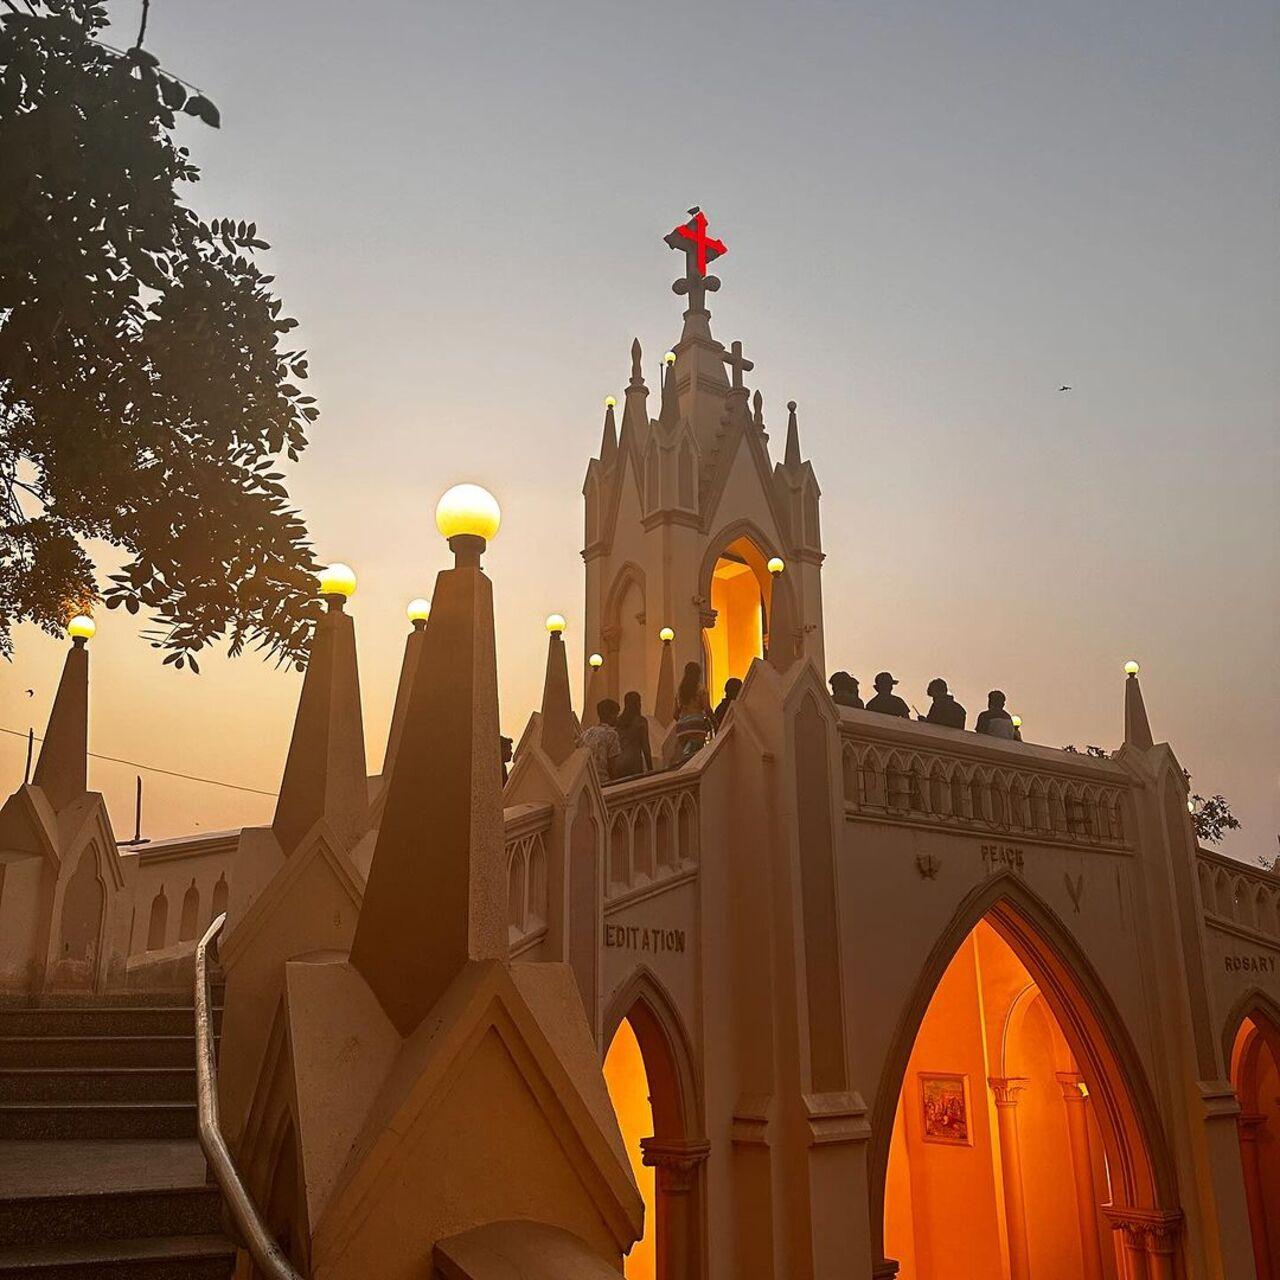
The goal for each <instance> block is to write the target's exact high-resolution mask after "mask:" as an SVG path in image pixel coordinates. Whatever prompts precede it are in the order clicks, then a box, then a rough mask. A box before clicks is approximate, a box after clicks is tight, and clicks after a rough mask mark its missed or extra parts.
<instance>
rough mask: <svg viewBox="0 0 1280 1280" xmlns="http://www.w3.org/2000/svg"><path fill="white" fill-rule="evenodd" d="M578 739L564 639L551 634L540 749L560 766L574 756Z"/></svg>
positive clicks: (549, 636) (558, 635)
mask: <svg viewBox="0 0 1280 1280" xmlns="http://www.w3.org/2000/svg"><path fill="white" fill-rule="evenodd" d="M577 738H578V725H577V721H576V720H575V719H574V715H573V704H572V701H571V699H570V695H569V663H568V659H567V658H566V656H565V650H564V636H563V635H562V634H561V633H560V632H559V631H552V632H551V633H550V635H548V636H547V674H546V678H545V680H544V681H543V684H542V727H541V744H542V749H543V751H545V752H546V753H547V755H548V756H550V757H551V759H552V760H554V761H555V762H556V764H563V763H564V762H565V761H566V760H567V759H568V758H569V756H570V755H571V754H572V753H573V748H574V745H575V743H576V742H577Z"/></svg>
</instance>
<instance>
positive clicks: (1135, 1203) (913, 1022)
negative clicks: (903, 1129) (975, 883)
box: [868, 875, 1180, 1275]
mask: <svg viewBox="0 0 1280 1280" xmlns="http://www.w3.org/2000/svg"><path fill="white" fill-rule="evenodd" d="M979 923H984V924H985V925H987V926H989V927H990V929H991V931H992V932H993V934H995V935H996V936H997V937H998V938H999V939H1000V941H1001V942H1002V943H1003V944H1005V945H1006V946H1007V948H1008V950H1009V951H1010V952H1011V953H1012V955H1013V956H1014V957H1015V958H1016V960H1017V962H1018V964H1019V965H1020V966H1022V968H1023V969H1025V971H1026V974H1027V975H1028V977H1029V979H1030V981H1031V982H1032V983H1034V986H1035V988H1036V995H1037V997H1038V998H1039V999H1041V1000H1042V1001H1043V1004H1044V1007H1045V1009H1046V1010H1047V1011H1048V1013H1049V1014H1050V1015H1051V1017H1052V1021H1053V1023H1054V1024H1055V1025H1056V1028H1057V1030H1058V1032H1059V1033H1060V1035H1061V1038H1062V1042H1063V1044H1065V1046H1066V1050H1067V1052H1068V1054H1069V1060H1070V1061H1071V1063H1072V1064H1073V1069H1074V1070H1077V1071H1078V1072H1079V1078H1080V1082H1081V1088H1082V1094H1083V1095H1084V1096H1087V1097H1088V1098H1089V1099H1090V1103H1091V1110H1092V1115H1093V1117H1094V1121H1095V1124H1096V1133H1097V1138H1098V1142H1099V1143H1100V1145H1101V1146H1102V1148H1103V1151H1104V1153H1105V1157H1106V1173H1107V1177H1108V1178H1109V1182H1110V1194H1111V1202H1110V1206H1109V1208H1108V1211H1107V1212H1108V1220H1109V1222H1110V1223H1111V1224H1112V1225H1113V1226H1114V1227H1115V1228H1116V1229H1117V1230H1118V1231H1120V1232H1121V1234H1122V1235H1123V1236H1124V1241H1125V1243H1124V1244H1123V1248H1126V1249H1127V1248H1131V1247H1132V1248H1138V1247H1145V1246H1139V1245H1133V1244H1131V1237H1130V1236H1129V1234H1128V1233H1127V1232H1125V1230H1124V1224H1125V1222H1126V1221H1137V1220H1139V1219H1140V1220H1141V1221H1143V1222H1150V1221H1151V1220H1152V1219H1153V1218H1154V1219H1155V1220H1158V1221H1160V1222H1161V1223H1162V1224H1166V1225H1167V1228H1168V1230H1169V1231H1171V1232H1174V1233H1176V1230H1177V1225H1176V1224H1177V1222H1178V1221H1179V1219H1180V1210H1179V1208H1178V1198H1177V1192H1176V1185H1175V1179H1174V1172H1173V1166H1172V1162H1171V1159H1170V1156H1169V1153H1168V1151H1167V1149H1166V1147H1165V1145H1164V1139H1163V1131H1162V1129H1161V1127H1160V1123H1159V1116H1158V1112H1157V1110H1156V1107H1155V1102H1154V1098H1153V1096H1152V1094H1151V1090H1150V1087H1149V1085H1148V1082H1147V1080H1146V1077H1145V1074H1144V1072H1143V1070H1142V1066H1141V1062H1140V1059H1139V1058H1138V1055H1137V1052H1136V1050H1135V1049H1134V1047H1133V1044H1132V1042H1131V1040H1130V1038H1129V1036H1128V1033H1127V1032H1126V1030H1125V1028H1124V1026H1123V1023H1122V1021H1121V1019H1120V1017H1119V1014H1118V1013H1117V1012H1116V1010H1115V1008H1114V1005H1113V1004H1112V1002H1111V1000H1110V998H1109V996H1108V995H1107V993H1106V990H1105V988H1104V987H1103V984H1102V983H1101V981H1100V980H1099V979H1098V977H1097V975H1096V974H1095V973H1094V971H1093V968H1092V966H1091V965H1090V964H1089V962H1088V960H1087V959H1086V958H1085V956H1084V955H1083V954H1082V953H1081V952H1080V950H1079V948H1078V947H1077V946H1076V944H1075V942H1074V940H1073V939H1072V938H1071V936H1070V934H1069V933H1068V931H1067V930H1066V928H1065V927H1064V926H1063V925H1062V924H1061V922H1060V921H1059V920H1058V919H1057V917H1056V916H1055V915H1054V914H1053V913H1052V912H1051V911H1050V910H1049V908H1048V907H1046V906H1045V905H1044V904H1043V903H1041V902H1040V901H1039V899H1037V898H1036V897H1035V896H1034V895H1032V894H1031V893H1030V891H1029V890H1027V889H1026V887H1025V886H1024V885H1023V884H1022V883H1021V882H1020V881H1018V880H1017V879H1015V878H1014V877H1012V876H1008V875H1002V876H997V877H994V878H993V879H992V880H991V881H989V882H987V883H986V884H985V885H983V886H981V887H980V888H979V889H977V890H975V891H974V892H973V893H972V894H970V896H969V898H968V899H966V901H965V902H964V903H962V904H961V906H960V908H959V909H958V911H957V912H956V914H955V916H954V917H953V919H952V922H951V924H950V925H949V926H948V928H947V929H946V931H945V932H944V933H943V935H942V936H941V937H940V938H939V940H938V941H937V943H936V944H935V946H934V948H933V950H932V951H931V952H930V955H929V958H928V960H927V961H926V964H925V966H924V970H923V973H922V976H921V978H920V980H919V982H918V984H917V986H916V989H915V991H914V992H913V994H912V996H911V998H910V1000H909V1001H908V1002H907V1004H906V1006H905V1007H904V1009H903V1011H902V1014H901V1016H900V1018H899V1024H898V1028H897V1032H896V1034H895V1036H894V1039H893V1042H892V1046H891V1048H890V1051H889V1053H888V1055H887V1057H886V1059H885V1062H884V1065H883V1068H882V1072H881V1077H880V1082H879V1087H878V1090H877V1094H876V1100H875V1105H874V1107H873V1118H872V1136H871V1150H870V1152H869V1160H870V1167H869V1170H868V1185H869V1194H870V1221H871V1229H872V1242H873V1248H874V1249H875V1251H876V1253H875V1255H874V1256H875V1257H876V1258H878V1260H879V1264H880V1266H881V1268H882V1271H883V1274H885V1275H889V1274H891V1272H890V1270H889V1269H888V1263H887V1260H886V1259H885V1212H886V1187H887V1182H888V1173H889V1157H890V1151H891V1148H892V1147H893V1145H894V1142H895V1133H896V1132H900V1130H899V1128H898V1126H896V1125H895V1118H896V1116H897V1112H898V1107H899V1102H900V1100H902V1099H904V1098H905V1097H906V1095H905V1093H904V1091H903V1085H904V1079H905V1077H906V1072H907V1067H908V1063H909V1061H910V1059H911V1055H912V1051H913V1049H914V1048H915V1045H916V1042H917V1037H918V1035H919V1033H920V1029H921V1026H922V1023H923V1022H924V1019H925V1016H926V1013H927V1011H928V1009H929V1006H930V1002H931V1000H932V998H933V996H934V993H935V992H936V991H937V990H938V988H939V986H940V984H941V983H942V982H943V980H944V978H945V977H946V975H947V973H948V970H949V968H950V966H951V964H952V962H953V960H954V959H955V958H956V955H957V953H958V952H959V951H960V949H961V948H962V947H964V946H966V945H968V944H969V943H970V941H971V935H973V934H974V931H975V929H976V928H977V926H978V925H979ZM991 1061H992V1062H993V1063H995V1062H999V1061H1000V1057H999V1045H997V1046H995V1052H994V1053H993V1056H992V1059H991ZM977 1083H979V1082H977V1081H974V1080H969V1081H968V1083H967V1088H968V1089H969V1092H970V1105H975V1104H976V1103H979V1102H981V1101H982V1100H983V1099H984V1098H985V1095H986V1092H987V1087H988V1086H989V1085H994V1084H995V1078H993V1080H992V1081H981V1082H980V1083H981V1084H982V1085H983V1092H982V1094H977V1093H976V1089H975V1085H976V1084H977ZM939 1087H941V1086H939ZM1001 1088H1002V1089H1003V1088H1004V1086H1003V1085H1002V1086H1001ZM1015 1093H1016V1091H1015ZM998 1096H999V1097H1002V1098H1003V1099H1005V1100H1011V1098H1012V1097H1013V1096H1014V1094H1011V1093H1003V1094H1002V1095H998ZM922 1105H923V1104H922ZM994 1105H995V1109H996V1110H997V1111H998V1109H999V1106H1000V1101H998V1100H997V1101H995V1104H994ZM1126 1215H1132V1217H1131V1218H1126ZM1146 1234H1147V1235H1148V1236H1149V1235H1150V1234H1151V1233H1149V1232H1148V1233H1146ZM1136 1238H1137V1233H1134V1236H1133V1237H1132V1239H1135V1240H1136ZM1134 1265H1137V1266H1145V1265H1146V1260H1145V1259H1141V1260H1138V1261H1137V1262H1135V1264H1134ZM877 1274H881V1272H877Z"/></svg>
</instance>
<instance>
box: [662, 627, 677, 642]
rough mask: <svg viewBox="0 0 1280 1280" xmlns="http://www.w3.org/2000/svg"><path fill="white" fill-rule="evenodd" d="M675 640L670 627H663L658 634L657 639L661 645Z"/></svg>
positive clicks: (674, 634)
mask: <svg viewBox="0 0 1280 1280" xmlns="http://www.w3.org/2000/svg"><path fill="white" fill-rule="evenodd" d="M675 638H676V633H675V632H674V631H673V630H672V629H671V628H670V627H663V628H662V630H661V631H659V632H658V639H659V640H661V641H662V643H663V644H670V643H671V642H672V641H673V640H674V639H675Z"/></svg>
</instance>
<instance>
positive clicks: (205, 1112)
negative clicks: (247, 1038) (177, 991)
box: [196, 911, 303, 1280]
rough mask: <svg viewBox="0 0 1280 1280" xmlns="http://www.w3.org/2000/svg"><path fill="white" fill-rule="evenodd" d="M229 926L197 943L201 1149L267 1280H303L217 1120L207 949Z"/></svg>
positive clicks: (214, 927) (217, 923) (216, 926)
mask: <svg viewBox="0 0 1280 1280" xmlns="http://www.w3.org/2000/svg"><path fill="white" fill-rule="evenodd" d="M226 922H227V913H226V912H225V911H224V912H223V913H222V914H221V915H220V916H218V918H217V919H216V920H214V922H213V923H212V924H211V925H210V926H209V928H208V929H207V930H206V931H205V935H204V937H203V938H201V939H200V941H199V942H198V943H197V944H196V1103H197V1115H198V1119H199V1125H198V1131H199V1135H200V1146H201V1148H202V1149H203V1150H204V1154H205V1159H206V1160H208V1162H209V1168H210V1169H212V1170H213V1176H214V1178H215V1179H216V1180H217V1183H218V1186H219V1187H220V1188H221V1189H222V1195H223V1198H224V1199H225V1200H226V1202H227V1208H228V1209H229V1210H230V1211H231V1219H232V1221H233V1222H234V1223H235V1224H236V1228H237V1230H238V1231H239V1232H240V1238H241V1239H242V1240H243V1241H244V1245H245V1248H246V1249H248V1250H249V1254H250V1256H251V1257H252V1258H253V1260H254V1262H256V1263H257V1264H258V1266H259V1268H261V1270H262V1273H263V1274H264V1275H265V1276H266V1277H267V1280H303V1277H302V1275H300V1274H299V1273H298V1272H297V1271H295V1270H294V1268H293V1264H292V1263H291V1262H290V1261H289V1259H288V1258H287V1257H286V1256H285V1254H284V1252H283V1251H282V1250H281V1248H280V1246H279V1245H278V1244H277V1243H276V1241H275V1238H274V1237H273V1236H272V1234H271V1232H270V1231H268V1230H267V1225H266V1223H265V1222H263V1221H262V1216H261V1215H260V1214H259V1213H258V1210H257V1207H256V1206H255V1205H254V1203H253V1200H252V1198H251V1197H250V1195H249V1192H248V1189H247V1188H246V1187H245V1185H244V1183H243V1181H241V1178H240V1174H239V1173H238V1172H237V1171H236V1166H235V1163H234V1162H233V1161H232V1159H231V1152H230V1151H228V1150H227V1144H226V1142H225V1141H223V1137H222V1125H221V1122H220V1120H219V1118H218V1068H217V1066H216V1064H215V1061H214V1053H213V1018H212V1015H211V1013H210V1000H209V962H208V958H207V953H208V950H209V947H210V946H212V945H214V944H215V943H216V942H217V938H218V935H219V934H220V933H221V932H222V926H223V925H225V924H226Z"/></svg>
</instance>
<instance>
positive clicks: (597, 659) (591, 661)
mask: <svg viewBox="0 0 1280 1280" xmlns="http://www.w3.org/2000/svg"><path fill="white" fill-rule="evenodd" d="M587 665H588V666H589V667H592V668H593V669H594V668H599V667H603V666H604V658H603V657H602V656H601V655H600V654H598V653H593V654H592V655H591V657H589V658H588V659H587Z"/></svg>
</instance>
